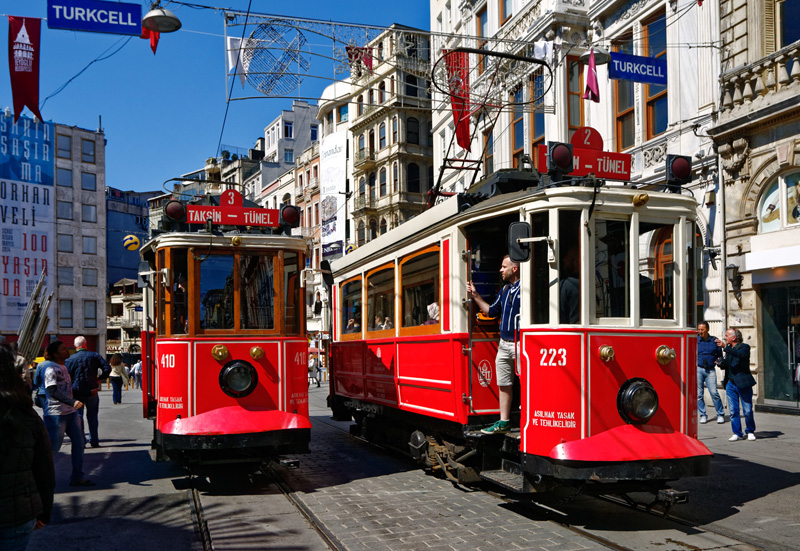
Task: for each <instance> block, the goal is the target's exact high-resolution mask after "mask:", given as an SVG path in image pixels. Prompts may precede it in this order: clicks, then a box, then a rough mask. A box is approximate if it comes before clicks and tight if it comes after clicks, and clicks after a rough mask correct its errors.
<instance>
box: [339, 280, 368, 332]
mask: <svg viewBox="0 0 800 551" xmlns="http://www.w3.org/2000/svg"><path fill="white" fill-rule="evenodd" d="M353 283H358V286H357V289H358V293H355V292H354V293H352V294H348V293H347V292H345V288H346V286H348V285H351V284H353ZM339 296H340V297H341V298H340V301H341V309H340V313H341V318H340V320H339V321H340V322H341V325H340V330H339V332H340V335H339V340H341V341H357V340H360V339H361V335H362V333H363V324H362V323H361V322H362V321H363V319H364V280H363V278H362V277H361V275H357V276H354V277H351V278H349V279H346V280H344V281H342V282H341V283H340V284H339ZM351 296H352V297H354V301H353V306H354V307H355V306H357V307H358V310H353V314H352V315H353V318H352V319H353V320H354V321H355V322H356V323H358V325H359V330H358V331H353V332H351V333H348V332H346V331H345V330H346V329H347V322H348V321H349V320H350V315H351V314H350V312H348V309H347V302H346V301H347V299H348V297H351ZM355 297H357V298H355ZM356 300H357V301H358V302H357V304H356Z"/></svg>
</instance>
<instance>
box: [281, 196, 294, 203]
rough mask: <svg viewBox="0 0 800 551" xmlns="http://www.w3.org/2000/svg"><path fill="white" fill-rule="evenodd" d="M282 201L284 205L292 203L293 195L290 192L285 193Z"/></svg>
mask: <svg viewBox="0 0 800 551" xmlns="http://www.w3.org/2000/svg"><path fill="white" fill-rule="evenodd" d="M281 203H283V204H284V205H291V204H292V195H291V194H290V193H285V194H284V195H283V199H281Z"/></svg>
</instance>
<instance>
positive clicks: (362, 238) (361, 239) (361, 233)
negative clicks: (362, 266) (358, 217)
mask: <svg viewBox="0 0 800 551" xmlns="http://www.w3.org/2000/svg"><path fill="white" fill-rule="evenodd" d="M366 237H367V236H366V228H365V227H364V221H363V220H362V221H361V222H359V223H358V246H359V247H360V246H361V245H363V244H364V241H365V240H366Z"/></svg>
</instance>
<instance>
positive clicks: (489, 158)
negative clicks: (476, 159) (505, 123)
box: [483, 130, 494, 176]
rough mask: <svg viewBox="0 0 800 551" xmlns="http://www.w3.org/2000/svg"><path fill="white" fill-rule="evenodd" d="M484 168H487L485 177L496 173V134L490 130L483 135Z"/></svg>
mask: <svg viewBox="0 0 800 551" xmlns="http://www.w3.org/2000/svg"><path fill="white" fill-rule="evenodd" d="M483 149H484V151H485V152H486V153H484V156H483V166H484V167H485V168H486V172H484V175H485V176H488V175H489V174H491V173H492V172H494V132H493V131H492V130H490V131H489V132H486V133H485V134H484V135H483Z"/></svg>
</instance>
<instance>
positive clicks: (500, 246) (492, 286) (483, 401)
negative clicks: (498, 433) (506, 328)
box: [461, 215, 519, 415]
mask: <svg viewBox="0 0 800 551" xmlns="http://www.w3.org/2000/svg"><path fill="white" fill-rule="evenodd" d="M518 219H519V218H518V216H516V215H510V216H502V217H498V218H494V219H491V220H487V221H482V222H478V223H475V224H472V225H471V226H468V227H467V228H466V230H465V233H466V237H467V247H468V250H469V252H470V253H469V254H468V255H467V257H466V258H465V259H464V261H465V262H467V263H468V273H469V277H470V280H471V281H472V282H473V284H474V285H475V289H476V290H477V292H478V293H479V294H480V295H481V296H482V297H483V299H484V300H486V302H488V303H489V304H491V303H493V302H494V299H495V298H496V297H497V295H498V293H499V292H500V290H501V289H502V287H503V280H502V278H501V277H500V265H501V264H502V262H503V257H504V256H505V255H506V254H507V253H508V251H507V241H508V238H507V234H508V226H509V224H511V222H515V221H517V220H518ZM461 292H463V293H465V292H466V291H464V290H462V291H461ZM499 340H500V319H499V318H497V319H492V318H487V317H486V316H484V315H483V314H481V313H480V311H479V310H478V308H477V306H476V305H475V304H474V301H471V300H470V311H469V344H468V346H469V349H470V351H471V352H470V357H469V369H470V372H469V394H470V396H469V397H470V401H469V403H470V410H471V413H473V414H477V415H488V414H496V413H497V412H498V411H499V394H498V390H497V380H496V374H495V368H494V360H495V356H496V355H497V346H498V342H499ZM512 411H515V410H514V409H513V408H512Z"/></svg>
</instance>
